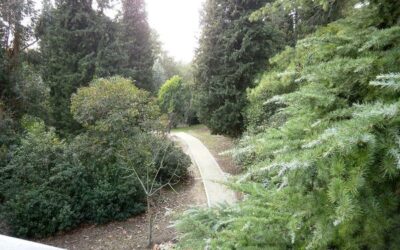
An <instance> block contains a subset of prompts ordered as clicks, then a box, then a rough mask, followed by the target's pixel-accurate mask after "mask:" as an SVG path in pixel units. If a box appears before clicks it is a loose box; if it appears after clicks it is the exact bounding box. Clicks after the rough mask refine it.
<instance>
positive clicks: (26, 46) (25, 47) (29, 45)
mask: <svg viewBox="0 0 400 250" xmlns="http://www.w3.org/2000/svg"><path fill="white" fill-rule="evenodd" d="M38 41H39V39H36V40H35V41H33V42H31V43H28V44H27V45H25V46H24V47H22V48H21V50H25V49H27V48H29V47H31V46H32V45H34V44H35V43H37V42H38Z"/></svg>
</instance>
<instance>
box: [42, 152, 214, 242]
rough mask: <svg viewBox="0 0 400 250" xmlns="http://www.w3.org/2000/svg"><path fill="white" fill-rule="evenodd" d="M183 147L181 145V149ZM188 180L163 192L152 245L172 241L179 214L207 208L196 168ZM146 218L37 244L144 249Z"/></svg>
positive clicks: (84, 229)
mask: <svg viewBox="0 0 400 250" xmlns="http://www.w3.org/2000/svg"><path fill="white" fill-rule="evenodd" d="M182 146H183V145H182ZM189 172H190V178H189V179H188V180H186V181H185V182H182V183H180V184H179V185H178V186H177V187H175V191H176V192H175V191H173V190H171V189H169V190H163V191H162V193H161V195H160V198H159V200H158V203H157V208H156V218H155V221H154V229H153V230H154V235H153V239H154V240H153V242H154V243H156V244H158V243H163V242H169V241H174V239H176V237H177V233H176V231H175V230H174V228H172V227H171V223H172V221H173V220H174V218H176V217H177V216H178V215H179V214H180V213H182V212H183V211H185V210H187V209H188V208H190V207H194V206H203V207H206V206H207V198H206V195H205V192H204V186H203V183H202V181H201V179H200V173H199V170H198V169H197V167H195V166H191V167H190V169H189ZM147 230H148V227H147V221H146V215H145V214H142V215H139V216H135V217H132V218H130V219H128V220H126V221H121V222H112V223H109V224H106V225H87V226H82V227H81V228H78V229H76V230H73V231H71V232H68V233H65V234H62V235H58V236H54V237H50V238H47V239H44V240H41V241H40V242H41V243H44V244H48V245H52V246H56V247H60V248H66V249H71V250H72V249H78V250H86V249H96V250H101V249H107V250H113V249H116V250H117V249H118V250H123V249H126V250H128V249H129V250H131V249H147V248H146V246H147V232H148V231H147Z"/></svg>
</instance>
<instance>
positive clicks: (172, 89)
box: [158, 76, 190, 131]
mask: <svg viewBox="0 0 400 250" xmlns="http://www.w3.org/2000/svg"><path fill="white" fill-rule="evenodd" d="M158 102H159V104H160V107H161V110H162V111H163V112H164V113H167V114H168V118H169V125H168V131H169V130H170V129H171V128H174V127H176V126H177V125H178V123H179V122H183V121H185V117H186V116H187V111H188V110H189V108H190V93H189V91H188V87H187V86H185V84H184V83H183V80H182V78H181V77H180V76H174V77H172V78H171V79H169V80H168V81H166V82H165V83H164V85H162V86H161V88H160V91H159V92H158Z"/></svg>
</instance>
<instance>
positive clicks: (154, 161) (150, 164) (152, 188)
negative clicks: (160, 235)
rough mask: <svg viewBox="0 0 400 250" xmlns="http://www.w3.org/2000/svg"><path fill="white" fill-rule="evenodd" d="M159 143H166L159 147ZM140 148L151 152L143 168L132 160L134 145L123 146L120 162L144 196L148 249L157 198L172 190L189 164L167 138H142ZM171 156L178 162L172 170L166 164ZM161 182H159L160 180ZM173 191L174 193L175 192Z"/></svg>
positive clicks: (151, 239)
mask: <svg viewBox="0 0 400 250" xmlns="http://www.w3.org/2000/svg"><path fill="white" fill-rule="evenodd" d="M149 139H150V143H149ZM159 140H163V141H166V143H159ZM139 143H140V144H145V145H150V152H151V155H152V157H151V158H149V159H148V161H147V162H145V166H144V168H143V166H138V165H137V164H135V161H137V159H135V158H134V157H132V155H133V156H134V155H135V154H132V150H135V149H134V148H133V145H134V144H129V143H127V144H124V147H123V148H124V149H123V150H122V151H121V152H122V153H121V154H119V157H120V158H121V159H123V162H124V165H125V166H126V168H127V169H128V170H130V171H131V172H132V174H131V176H134V177H135V178H136V179H137V180H138V181H139V183H140V186H141V189H142V190H143V192H144V193H145V196H146V203H147V221H148V246H149V247H150V246H151V244H152V243H153V220H154V211H153V209H154V207H155V206H157V197H156V195H157V194H158V193H159V192H160V190H162V189H163V188H165V187H170V188H171V189H172V190H174V186H175V185H176V184H178V183H179V181H180V180H181V179H182V178H183V177H184V175H186V173H185V171H184V170H185V169H186V167H187V166H189V164H190V160H189V159H188V157H187V156H184V155H182V152H179V151H178V150H177V149H176V148H175V147H174V145H173V143H172V142H171V141H169V139H168V138H166V135H162V136H161V137H160V138H157V137H153V138H149V137H143V138H141V139H140V141H139ZM171 155H176V156H178V157H177V161H176V163H175V166H174V167H175V168H174V169H172V168H171V167H172V166H168V162H171ZM168 167H170V168H171V169H169V172H170V174H169V176H168V178H165V177H166V176H165V173H164V174H163V172H165V170H166V169H168ZM160 179H161V180H160ZM174 191H175V190H174Z"/></svg>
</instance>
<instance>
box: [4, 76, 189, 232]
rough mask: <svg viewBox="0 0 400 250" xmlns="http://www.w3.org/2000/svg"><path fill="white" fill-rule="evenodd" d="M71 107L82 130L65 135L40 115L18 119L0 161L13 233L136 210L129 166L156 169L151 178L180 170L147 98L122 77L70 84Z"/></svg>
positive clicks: (181, 159)
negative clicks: (14, 139)
mask: <svg viewBox="0 0 400 250" xmlns="http://www.w3.org/2000/svg"><path fill="white" fill-rule="evenodd" d="M71 111H72V114H73V117H74V118H75V119H76V121H77V122H79V123H80V125H81V126H82V127H84V128H85V132H83V133H81V134H79V135H77V136H76V137H74V138H73V139H72V140H70V141H65V140H61V139H60V138H59V137H58V136H57V135H56V133H55V130H54V129H52V128H46V126H45V124H44V123H43V122H42V121H40V120H38V119H36V118H24V121H23V123H22V124H23V126H24V127H25V131H26V132H25V133H24V135H23V136H22V138H21V142H20V143H19V144H18V146H17V147H15V148H14V149H13V150H11V152H10V154H11V156H10V160H9V161H8V163H7V164H6V166H2V167H1V168H0V176H1V177H0V182H1V183H2V184H1V185H0V197H2V199H3V200H4V201H3V202H4V204H3V206H2V208H1V212H2V213H1V214H2V217H3V219H5V220H6V221H7V222H8V223H9V225H10V226H11V227H12V230H13V231H14V233H15V234H16V235H19V236H28V237H39V236H45V235H49V234H53V233H55V232H57V231H62V230H67V229H70V228H72V227H74V226H77V225H78V224H80V223H82V222H93V223H104V222H107V221H110V220H115V219H117V220H120V219H124V218H127V217H128V216H130V215H132V214H136V213H139V212H142V211H143V210H144V207H145V206H144V203H145V195H144V191H143V190H142V189H141V187H140V184H139V181H138V179H137V177H136V176H135V175H133V168H134V169H135V170H136V171H138V172H140V173H141V174H145V173H146V171H147V172H153V173H156V172H157V173H158V174H157V175H155V178H156V181H157V182H156V185H162V184H163V183H164V182H166V181H169V180H170V179H171V178H175V179H177V178H180V177H183V176H184V175H185V173H186V168H187V166H188V165H189V161H188V159H187V156H185V155H184V154H183V152H182V151H180V150H178V149H177V148H175V146H174V145H173V144H172V143H169V142H168V140H166V139H165V138H164V137H163V135H162V134H154V132H155V131H156V129H157V127H156V124H157V119H158V116H159V110H158V107H157V106H156V104H155V102H154V101H153V100H152V98H150V96H149V93H147V92H145V91H143V90H139V89H138V88H137V87H135V86H134V85H133V84H132V83H131V82H130V81H129V80H127V79H124V78H120V77H116V78H110V79H98V80H95V81H94V82H92V83H91V84H90V86H89V87H86V88H81V89H78V92H77V93H76V94H75V95H74V96H73V97H72V106H71ZM149 124H151V126H150V125H149ZM159 166H162V168H161V169H160V170H159V171H158V168H159Z"/></svg>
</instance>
